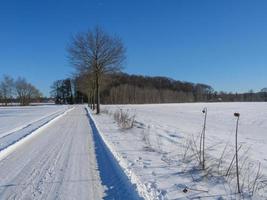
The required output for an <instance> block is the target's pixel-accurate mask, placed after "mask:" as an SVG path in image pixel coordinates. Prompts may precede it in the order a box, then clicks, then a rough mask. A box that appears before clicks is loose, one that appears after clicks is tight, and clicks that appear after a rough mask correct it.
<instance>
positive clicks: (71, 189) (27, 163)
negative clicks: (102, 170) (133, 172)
mask: <svg viewBox="0 0 267 200" xmlns="http://www.w3.org/2000/svg"><path fill="white" fill-rule="evenodd" d="M90 131H91V128H90V126H89V123H88V118H87V116H86V111H85V110H84V107H76V108H75V109H74V110H72V111H71V112H69V113H68V114H67V115H66V116H63V117H62V118H61V119H59V120H58V121H57V122H56V123H54V124H52V125H51V126H50V127H49V128H47V129H46V130H44V131H43V133H42V134H40V135H37V136H36V137H34V138H33V139H31V140H30V141H27V142H26V143H25V144H24V145H23V146H21V147H19V148H17V149H16V150H15V151H14V152H13V153H12V154H10V155H9V156H8V157H6V158H5V159H4V160H1V161H0V199H80V200H83V199H93V200H95V199H101V198H102V197H103V188H102V186H101V183H100V178H99V172H98V170H97V164H96V158H95V150H94V144H93V139H92V135H91V134H90Z"/></svg>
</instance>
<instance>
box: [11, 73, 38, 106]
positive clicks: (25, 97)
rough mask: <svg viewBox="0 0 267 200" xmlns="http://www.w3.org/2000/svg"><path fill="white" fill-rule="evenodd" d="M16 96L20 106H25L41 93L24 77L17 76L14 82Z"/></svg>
mask: <svg viewBox="0 0 267 200" xmlns="http://www.w3.org/2000/svg"><path fill="white" fill-rule="evenodd" d="M15 88H16V92H17V96H18V99H19V102H20V105H21V106H27V105H29V104H30V102H31V100H32V99H34V98H39V97H40V96H41V93H40V92H39V90H38V89H36V88H35V87H34V86H33V85H32V84H30V83H28V82H27V81H26V80H25V79H24V78H18V79H17V80H16V82H15Z"/></svg>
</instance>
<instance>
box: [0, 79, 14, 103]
mask: <svg viewBox="0 0 267 200" xmlns="http://www.w3.org/2000/svg"><path fill="white" fill-rule="evenodd" d="M13 88H14V80H13V78H11V77H10V76H7V75H4V77H3V80H2V81H1V83H0V94H1V95H0V96H1V98H2V100H3V103H4V104H5V106H7V104H8V102H9V101H10V100H11V99H12V95H13Z"/></svg>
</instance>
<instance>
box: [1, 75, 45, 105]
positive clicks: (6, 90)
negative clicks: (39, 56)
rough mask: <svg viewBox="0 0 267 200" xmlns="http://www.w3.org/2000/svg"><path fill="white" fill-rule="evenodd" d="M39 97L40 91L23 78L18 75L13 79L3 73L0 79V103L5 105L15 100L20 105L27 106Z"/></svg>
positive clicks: (40, 95)
mask: <svg viewBox="0 0 267 200" xmlns="http://www.w3.org/2000/svg"><path fill="white" fill-rule="evenodd" d="M41 97H42V94H41V92H40V91H39V90H38V89H37V88H36V87H35V86H33V85H32V84H31V83H28V82H27V80H26V79H25V78H22V77H18V78H17V79H16V80H15V79H13V78H12V77H10V76H8V75H4V76H3V77H2V79H1V80H0V105H3V106H7V105H9V104H10V103H14V102H15V103H19V104H20V105H21V106H27V105H29V104H30V103H31V102H36V101H38V100H39V99H40V98H41Z"/></svg>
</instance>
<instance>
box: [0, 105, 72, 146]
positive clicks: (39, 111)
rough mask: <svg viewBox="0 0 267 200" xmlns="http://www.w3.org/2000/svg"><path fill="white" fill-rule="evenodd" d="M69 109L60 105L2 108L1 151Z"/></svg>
mask: <svg viewBox="0 0 267 200" xmlns="http://www.w3.org/2000/svg"><path fill="white" fill-rule="evenodd" d="M68 108H69V106H58V105H44V106H27V107H19V106H14V107H0V151H2V150H3V149H6V148H7V147H8V146H10V145H12V144H14V143H16V142H17V141H19V140H20V139H22V138H23V137H26V136H27V135H29V134H30V133H31V132H33V131H34V130H36V129H38V128H40V127H41V126H43V125H44V124H46V123H48V122H49V121H51V120H52V119H54V118H55V117H57V116H59V115H61V114H63V113H64V112H65V111H66V110H68Z"/></svg>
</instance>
